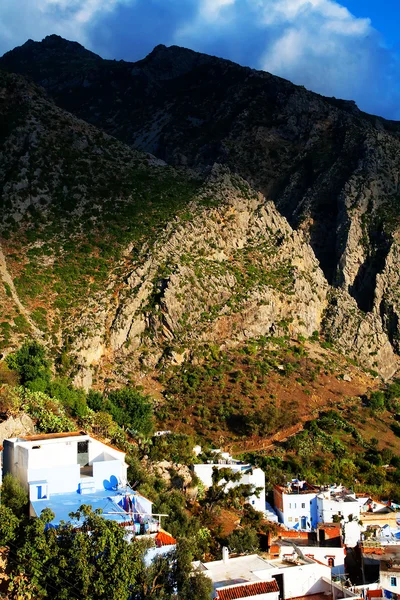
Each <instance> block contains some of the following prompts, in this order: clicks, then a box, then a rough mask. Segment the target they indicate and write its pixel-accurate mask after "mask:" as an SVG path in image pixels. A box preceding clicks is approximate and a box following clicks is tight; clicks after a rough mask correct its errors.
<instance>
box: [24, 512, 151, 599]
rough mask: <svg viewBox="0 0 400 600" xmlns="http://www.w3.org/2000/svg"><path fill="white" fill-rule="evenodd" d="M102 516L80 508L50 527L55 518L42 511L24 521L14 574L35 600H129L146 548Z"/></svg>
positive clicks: (49, 513) (141, 566)
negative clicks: (70, 520)
mask: <svg viewBox="0 0 400 600" xmlns="http://www.w3.org/2000/svg"><path fill="white" fill-rule="evenodd" d="M100 512H101V511H94V512H93V511H92V510H91V507H89V506H85V505H83V506H81V507H80V509H79V511H78V512H76V513H71V517H72V518H73V519H76V520H78V522H79V525H80V526H79V528H74V527H73V526H72V525H71V523H64V524H61V525H60V526H59V527H58V528H57V529H54V528H52V527H49V523H50V522H51V521H52V520H53V518H54V514H53V513H52V512H51V510H49V509H45V510H44V511H43V512H42V514H41V515H40V517H39V518H38V519H32V520H30V521H29V522H28V524H27V526H26V527H25V530H24V535H23V538H22V544H21V546H20V548H19V549H18V552H17V557H18V558H17V561H16V564H15V567H14V568H15V571H14V574H15V575H20V574H21V573H22V574H23V575H24V576H26V578H27V580H28V581H29V583H30V584H31V585H32V586H33V587H34V589H35V590H36V594H35V598H39V599H42V598H52V599H54V600H70V599H71V598H80V599H82V600H106V599H107V600H128V599H129V598H131V593H132V589H134V588H135V586H136V585H137V582H138V574H139V573H141V571H142V569H143V565H142V557H143V553H144V551H145V549H146V547H147V545H146V544H143V543H140V542H133V543H131V544H129V543H128V542H127V541H126V539H125V531H124V529H123V528H122V527H119V525H118V523H116V522H113V521H109V520H106V519H104V518H102V517H101V515H100Z"/></svg>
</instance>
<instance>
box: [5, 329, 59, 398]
mask: <svg viewBox="0 0 400 600" xmlns="http://www.w3.org/2000/svg"><path fill="white" fill-rule="evenodd" d="M6 363H7V366H8V367H9V368H10V369H13V370H14V371H17V373H18V375H19V378H20V382H21V383H22V385H28V384H30V385H32V387H33V390H34V391H42V392H43V391H45V389H46V387H47V384H48V383H49V381H50V377H51V371H50V362H49V361H48V359H47V357H46V350H45V348H44V346H42V345H41V344H39V342H36V341H35V340H31V341H26V342H25V343H24V344H23V345H22V346H21V348H20V349H19V350H17V352H14V353H12V354H9V355H8V356H7V358H6Z"/></svg>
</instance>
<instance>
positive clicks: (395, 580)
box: [390, 577, 397, 587]
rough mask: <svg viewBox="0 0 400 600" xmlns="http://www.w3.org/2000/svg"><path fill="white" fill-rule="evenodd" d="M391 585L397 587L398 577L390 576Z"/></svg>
mask: <svg viewBox="0 0 400 600" xmlns="http://www.w3.org/2000/svg"><path fill="white" fill-rule="evenodd" d="M390 585H391V586H393V587H396V585H397V577H391V578H390Z"/></svg>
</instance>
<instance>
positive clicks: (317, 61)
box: [175, 0, 400, 116]
mask: <svg viewBox="0 0 400 600" xmlns="http://www.w3.org/2000/svg"><path fill="white" fill-rule="evenodd" d="M343 1H345V0H343ZM211 2H214V3H215V6H216V8H215V10H216V11H217V12H216V14H217V18H216V19H215V20H214V21H215V22H213V23H211V22H210V18H209V13H206V14H205V13H204V8H205V7H206V6H207V5H208V0H202V4H201V10H199V12H198V14H197V18H196V20H195V21H193V19H192V20H190V21H189V22H187V23H186V24H185V25H184V26H182V27H181V28H180V29H179V30H178V31H177V32H176V37H175V41H176V43H181V44H182V45H186V46H190V45H191V44H192V45H195V46H196V49H200V50H201V49H203V47H204V46H205V51H210V43H208V42H207V43H205V41H204V40H207V39H210V38H213V37H214V38H215V40H216V43H215V47H216V48H218V47H220V48H222V49H224V50H225V49H227V50H228V51H229V52H230V53H231V55H226V53H225V54H224V56H225V57H226V58H230V59H232V60H237V61H238V62H241V63H242V64H247V65H249V66H252V67H255V68H261V69H264V70H266V71H269V72H271V73H274V74H276V75H280V76H281V77H284V78H287V79H290V80H291V81H293V82H294V83H297V84H301V85H305V86H306V87H308V88H309V89H312V90H314V91H316V92H319V93H322V94H325V95H329V96H336V97H342V98H346V99H354V100H356V101H357V103H358V104H359V105H360V106H361V108H363V110H367V111H370V112H378V113H380V114H385V115H389V114H390V115H393V114H394V113H393V111H396V113H395V114H396V115H397V116H400V114H399V113H397V108H395V107H396V105H398V101H397V96H398V92H397V85H398V84H397V83H394V80H395V79H396V78H397V77H394V71H395V72H396V74H397V75H398V71H399V65H398V64H397V62H398V59H397V57H396V55H395V54H394V52H390V51H389V50H388V49H387V48H385V47H384V46H383V44H382V41H381V37H380V35H379V32H377V31H376V30H375V29H374V28H373V27H372V24H371V21H370V19H368V18H358V17H356V16H354V15H353V14H352V13H351V12H350V11H349V10H348V9H347V8H346V7H345V6H343V5H342V4H340V2H338V1H336V0H236V1H231V2H229V0H228V1H227V3H226V4H227V5H229V8H228V7H227V6H224V4H225V3H224V1H223V0H219V2H217V1H216V0H210V3H211ZM221 6H222V7H223V9H224V10H223V11H222V10H221ZM218 11H221V12H220V13H219V12H218ZM221 15H222V17H223V18H221ZM207 17H208V18H207ZM227 17H229V18H227ZM233 36H234V38H233ZM229 37H231V39H232V43H231V44H229V43H228V42H227V40H229ZM233 39H234V41H235V43H236V45H234V44H233ZM211 51H213V50H211ZM213 53H217V52H215V51H213Z"/></svg>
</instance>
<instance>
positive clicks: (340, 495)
mask: <svg viewBox="0 0 400 600" xmlns="http://www.w3.org/2000/svg"><path fill="white" fill-rule="evenodd" d="M274 504H275V509H276V511H277V513H278V517H279V521H280V522H281V523H283V524H284V525H285V526H286V527H288V528H290V529H301V530H303V531H311V530H315V529H316V528H317V525H318V523H332V522H333V520H334V517H337V518H338V519H339V520H344V521H345V522H346V521H348V520H351V519H352V518H353V519H354V520H358V519H359V517H360V505H359V502H358V500H357V498H356V495H355V494H354V492H352V491H349V490H347V489H345V488H344V487H343V486H341V485H339V486H337V485H331V486H314V485H310V484H309V483H307V481H299V480H298V479H292V481H291V482H289V483H287V484H286V486H281V485H275V486H274Z"/></svg>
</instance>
